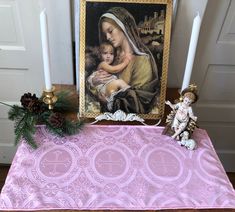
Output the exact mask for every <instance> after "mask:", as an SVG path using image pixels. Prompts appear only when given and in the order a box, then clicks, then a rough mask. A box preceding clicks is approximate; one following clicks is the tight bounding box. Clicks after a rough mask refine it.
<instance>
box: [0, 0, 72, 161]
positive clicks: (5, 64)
mask: <svg viewBox="0 0 235 212" xmlns="http://www.w3.org/2000/svg"><path fill="white" fill-rule="evenodd" d="M50 2H51V3H53V4H55V2H54V1H50ZM42 6H43V5H42V2H39V1H38V0H0V101H4V102H6V103H9V104H12V103H18V104H20V103H19V100H20V97H21V96H22V95H23V94H24V93H26V92H31V93H36V94H37V96H40V95H41V93H42V90H43V87H44V76H43V63H42V50H41V49H42V48H41V38H40V24H39V13H40V10H41V9H42ZM46 6H50V5H49V3H47V5H46ZM52 8H54V10H52ZM58 11H60V12H61V11H62V12H61V13H60V16H55V14H57V13H58ZM48 17H49V21H48V22H49V25H50V23H52V24H51V25H50V26H51V27H50V26H49V39H50V47H51V48H50V51H51V63H52V64H51V66H52V73H51V75H52V81H53V82H54V83H66V84H72V83H73V73H72V72H73V71H72V45H71V28H70V7H69V1H68V0H66V1H58V2H56V7H55V6H54V7H53V6H52V5H51V7H50V8H49V14H48ZM63 17H65V18H64V19H63ZM61 19H63V20H66V22H64V21H61ZM67 20H68V21H67ZM52 26H53V27H52ZM52 29H53V31H52ZM55 33H56V34H55ZM63 61H64V62H63ZM8 110H9V108H7V107H5V106H3V105H1V104H0V163H11V161H12V158H13V156H14V153H15V150H16V148H15V146H14V129H13V123H12V122H11V121H9V120H8V119H7V112H8Z"/></svg>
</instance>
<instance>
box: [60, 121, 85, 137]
mask: <svg viewBox="0 0 235 212" xmlns="http://www.w3.org/2000/svg"><path fill="white" fill-rule="evenodd" d="M83 127H84V122H82V121H77V122H72V121H70V120H65V122H64V125H63V132H64V134H65V135H73V134H76V133H78V132H79V131H81V130H82V129H83Z"/></svg>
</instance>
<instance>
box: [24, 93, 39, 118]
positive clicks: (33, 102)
mask: <svg viewBox="0 0 235 212" xmlns="http://www.w3.org/2000/svg"><path fill="white" fill-rule="evenodd" d="M20 101H21V105H22V106H23V107H24V108H26V109H28V110H29V111H30V112H33V113H41V112H43V107H42V102H41V101H40V100H39V99H38V98H37V97H36V94H33V95H32V94H31V93H25V94H24V95H23V96H21V99H20Z"/></svg>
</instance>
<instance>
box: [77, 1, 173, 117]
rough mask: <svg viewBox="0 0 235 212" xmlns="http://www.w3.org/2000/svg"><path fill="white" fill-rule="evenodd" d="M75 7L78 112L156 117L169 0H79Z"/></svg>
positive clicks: (161, 99)
mask: <svg viewBox="0 0 235 212" xmlns="http://www.w3.org/2000/svg"><path fill="white" fill-rule="evenodd" d="M77 8H79V17H78V16H77V17H76V18H77V19H78V18H79V24H78V25H79V30H76V33H77V35H76V40H77V41H78V40H79V45H78V44H77V45H78V46H77V56H76V57H77V60H79V61H77V63H76V64H77V70H78V71H77V75H78V90H79V115H80V116H81V117H87V118H95V117H97V116H99V115H100V114H102V113H104V112H110V113H115V111H117V110H121V111H123V112H125V113H126V114H129V113H134V114H137V115H138V116H139V117H141V118H143V119H160V118H161V117H162V116H163V114H164V107H165V93H166V85H167V70H168V58H169V46H170V32H171V31H170V30H171V16H172V1H171V0H80V1H77ZM78 25H77V27H78ZM77 43H78V42H77Z"/></svg>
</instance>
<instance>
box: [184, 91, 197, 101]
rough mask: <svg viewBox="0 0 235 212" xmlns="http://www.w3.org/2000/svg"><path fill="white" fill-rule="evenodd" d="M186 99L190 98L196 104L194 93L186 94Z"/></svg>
mask: <svg viewBox="0 0 235 212" xmlns="http://www.w3.org/2000/svg"><path fill="white" fill-rule="evenodd" d="M184 97H188V98H189V99H191V100H192V101H193V102H195V101H196V99H197V98H196V95H195V94H194V93H193V92H190V91H189V92H186V93H185V94H184Z"/></svg>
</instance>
